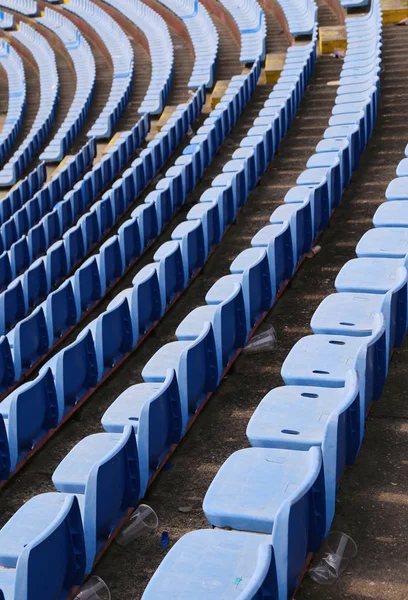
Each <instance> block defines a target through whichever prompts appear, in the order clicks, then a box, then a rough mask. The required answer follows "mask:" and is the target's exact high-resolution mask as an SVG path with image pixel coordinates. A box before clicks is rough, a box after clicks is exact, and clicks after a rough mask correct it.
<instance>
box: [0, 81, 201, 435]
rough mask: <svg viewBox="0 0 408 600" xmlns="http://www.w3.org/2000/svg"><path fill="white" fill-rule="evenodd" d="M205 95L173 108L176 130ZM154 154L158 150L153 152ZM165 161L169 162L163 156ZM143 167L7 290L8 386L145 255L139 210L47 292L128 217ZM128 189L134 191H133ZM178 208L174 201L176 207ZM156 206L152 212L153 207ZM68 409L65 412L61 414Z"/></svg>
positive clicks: (2, 349)
mask: <svg viewBox="0 0 408 600" xmlns="http://www.w3.org/2000/svg"><path fill="white" fill-rule="evenodd" d="M197 100H198V101H197ZM204 100H205V96H204V90H203V89H201V90H199V91H198V92H197V94H196V95H195V96H194V97H193V98H192V100H191V101H190V103H189V104H187V105H185V106H183V105H182V106H181V107H180V108H179V109H178V110H176V111H175V113H174V121H175V123H174V125H175V126H176V129H179V128H178V127H177V125H178V124H180V123H182V130H181V131H180V133H181V135H185V133H186V131H187V129H188V127H189V126H190V123H192V122H193V121H194V119H195V118H196V117H197V115H198V114H199V112H200V110H201V106H202V104H203V102H204ZM190 109H192V110H190ZM146 118H147V117H144V118H143V121H146ZM143 121H142V122H141V124H143ZM169 127H170V126H169ZM139 129H140V128H139ZM168 131H171V130H170V129H169V130H168ZM146 133H147V130H145V131H144V132H143V133H142V132H140V134H139V135H142V134H143V136H145V135H146ZM161 139H162V140H163V139H165V138H163V137H162V138H161ZM175 142H177V140H175ZM125 143H127V142H126V139H124V140H122V146H123V145H124V144H125ZM115 150H116V152H119V153H120V144H119V142H118V143H117V144H116V147H114V146H112V147H111V148H110V151H111V152H112V153H113V152H114V151H115ZM122 150H123V147H122ZM169 150H170V152H172V151H173V146H172V145H170V146H169ZM143 152H145V151H143ZM156 154H157V153H156ZM148 157H149V154H146V155H145V158H148ZM151 157H152V154H150V158H151ZM116 158H118V157H116ZM163 160H166V157H165V156H164V157H163ZM161 166H162V163H156V164H155V168H156V167H157V169H159V168H161ZM143 172H144V166H143V160H142V159H140V158H139V159H136V161H134V163H133V166H132V167H131V168H130V169H127V171H126V172H125V173H124V174H123V179H122V178H121V179H120V180H119V181H118V182H116V183H115V185H114V187H113V189H112V190H111V191H110V192H109V193H108V194H106V195H104V197H103V199H102V200H101V201H99V202H98V203H97V205H95V207H94V208H95V210H91V211H90V212H89V213H88V214H87V215H84V216H83V217H82V218H81V219H80V220H79V222H78V224H77V225H76V226H75V227H74V228H73V230H72V231H71V234H70V235H67V234H66V235H65V236H64V239H63V241H61V242H59V243H55V244H53V246H52V247H51V249H50V252H48V253H47V255H46V258H45V259H44V258H43V259H37V260H36V261H35V262H34V263H33V264H32V265H31V267H30V268H29V269H28V270H27V271H26V273H25V274H24V275H23V276H20V277H19V278H17V280H16V281H15V282H14V283H13V284H12V285H10V286H9V288H8V289H7V291H6V292H5V293H3V294H1V296H0V304H1V308H2V310H1V314H2V323H1V327H2V329H3V331H4V332H7V331H9V334H8V335H7V337H4V338H1V340H0V353H1V356H2V360H3V366H4V369H2V373H1V380H2V385H3V390H4V391H5V390H7V389H8V388H9V387H10V386H12V385H13V384H14V383H15V382H17V381H18V380H19V378H20V376H21V375H22V373H24V371H26V370H27V369H30V368H31V367H32V366H33V364H35V363H36V362H37V361H38V359H40V358H44V356H45V355H46V354H47V352H48V351H49V350H50V349H51V348H52V347H53V346H54V344H55V343H56V342H58V340H59V339H60V338H61V336H62V335H63V334H64V333H65V332H66V331H67V330H68V329H69V328H70V327H72V326H73V325H75V324H76V323H77V321H78V319H79V318H80V317H81V316H83V315H84V313H85V312H86V311H87V310H88V309H89V308H90V307H91V306H92V305H93V304H94V303H95V302H97V301H98V300H99V299H100V298H101V297H103V296H104V294H105V293H106V291H107V289H108V288H109V287H110V286H111V285H113V283H114V282H116V280H117V279H118V278H119V277H121V276H122V274H123V273H124V271H125V270H126V269H127V268H128V267H129V265H130V264H131V263H133V262H134V261H135V260H136V259H137V258H138V256H139V255H140V252H141V251H142V250H143V248H144V247H145V240H144V238H143V216H142V218H140V219H139V216H138V214H133V215H132V217H131V219H130V220H129V221H126V222H125V223H124V224H123V225H122V226H121V227H120V228H119V230H118V234H117V235H114V236H112V237H111V238H109V239H108V240H107V241H106V242H105V243H104V244H103V245H102V246H101V248H100V251H99V253H98V254H97V255H95V256H93V257H92V258H90V259H89V260H87V261H86V262H85V263H84V264H83V265H82V267H80V268H79V269H77V270H76V271H75V272H74V274H73V275H72V277H70V279H69V280H68V281H66V282H65V283H63V284H62V285H60V286H59V288H58V289H56V290H55V291H54V292H53V293H49V292H50V287H51V283H52V281H54V280H55V279H53V278H55V277H56V276H57V277H58V278H57V279H56V281H58V279H60V280H61V279H62V278H64V276H66V275H67V274H68V272H69V270H70V268H71V267H73V266H76V265H77V264H78V263H79V262H81V259H82V258H83V256H84V246H85V247H86V250H88V247H89V245H90V243H92V242H93V243H95V241H96V242H97V241H98V240H99V239H100V237H102V236H103V234H104V233H106V232H107V231H108V230H109V229H110V228H111V227H112V226H113V224H114V223H115V221H116V220H117V219H119V218H120V217H121V216H122V214H123V212H124V210H126V209H127V207H128V206H129V204H128V202H132V201H133V199H134V198H135V197H136V196H137V195H138V194H139V193H140V191H141V189H143V187H144V186H145V185H146V182H147V181H148V180H145V179H144V175H143ZM156 172H157V171H156V170H154V171H153V170H152V172H151V173H150V174H149V179H151V178H152V177H153V176H154V175H155V174H156ZM92 176H93V172H91V173H89V175H88V177H86V179H87V180H88V181H90V182H92ZM166 190H167V191H166V192H164V194H163V196H164V197H163V199H164V200H165V203H163V202H161V201H160V200H159V201H158V203H157V206H159V205H160V207H162V206H163V212H162V218H163V226H164V223H165V222H166V221H165V219H166V218H167V209H168V208H169V205H168V201H170V202H171V195H170V192H169V189H168V188H166ZM125 192H128V193H127V195H125ZM150 202H151V209H155V207H156V204H155V202H154V200H153V199H151V200H150ZM176 207H177V205H176V204H175V205H174V210H175V208H176ZM108 208H109V210H108ZM151 212H152V210H150V213H151ZM171 214H172V211H170V212H169V217H170V216H171ZM98 219H99V221H98ZM94 222H95V223H94ZM139 223H140V226H139ZM99 227H101V230H99ZM102 227H104V229H102ZM146 234H147V231H146ZM47 294H49V295H48V297H47V299H46V301H45V302H44V303H43V305H42V306H39V307H38V308H37V310H34V312H32V313H31V314H30V316H29V317H28V318H27V319H24V315H25V314H26V313H27V311H28V310H31V309H32V308H33V307H34V306H35V305H37V304H38V301H39V300H41V299H42V298H43V297H45V296H46V295H47ZM22 319H23V320H22ZM16 322H17V325H16V326H15V327H14V329H11V330H10V325H12V324H13V323H16ZM6 365H7V366H6ZM73 403H75V402H73ZM6 404H7V400H6ZM65 412H66V411H63V412H62V413H61V415H60V418H61V419H62V418H63V417H64V414H65ZM35 427H36V426H35V425H34V428H35Z"/></svg>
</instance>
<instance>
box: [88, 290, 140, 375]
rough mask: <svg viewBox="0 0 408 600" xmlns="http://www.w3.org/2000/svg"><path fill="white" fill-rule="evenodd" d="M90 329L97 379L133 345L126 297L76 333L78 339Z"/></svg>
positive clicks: (107, 371)
mask: <svg viewBox="0 0 408 600" xmlns="http://www.w3.org/2000/svg"><path fill="white" fill-rule="evenodd" d="M88 330H90V331H91V333H92V337H93V340H94V346H95V350H96V359H97V363H98V381H100V380H101V379H102V378H103V377H104V376H105V375H106V374H107V373H109V371H110V370H111V369H112V368H113V367H114V366H115V365H116V364H117V363H118V362H120V360H121V359H122V358H123V357H124V356H125V355H126V354H127V353H128V352H130V350H131V349H132V347H133V330H132V322H131V317H130V310H129V304H128V301H127V299H126V298H123V299H122V301H121V302H119V303H117V304H116V305H115V306H114V307H111V308H110V309H107V310H105V311H104V312H103V313H102V314H100V315H99V317H97V318H96V319H95V320H94V321H92V322H91V323H90V324H89V325H88V327H87V328H86V329H85V330H83V331H82V332H81V333H80V334H79V335H78V338H77V339H78V340H79V339H81V338H82V337H83V336H86V335H87V333H88Z"/></svg>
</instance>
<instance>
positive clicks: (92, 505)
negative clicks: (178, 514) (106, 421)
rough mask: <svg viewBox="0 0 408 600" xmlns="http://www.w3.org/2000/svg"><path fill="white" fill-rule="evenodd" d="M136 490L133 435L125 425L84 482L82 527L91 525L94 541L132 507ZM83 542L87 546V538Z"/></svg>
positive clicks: (107, 531)
mask: <svg viewBox="0 0 408 600" xmlns="http://www.w3.org/2000/svg"><path fill="white" fill-rule="evenodd" d="M106 435H109V434H106ZM139 492H140V477H139V462H138V455H137V447H136V437H135V434H134V431H133V428H132V427H131V426H130V425H127V426H126V427H125V428H124V429H123V433H122V436H121V438H120V440H119V441H118V443H117V444H116V445H115V447H114V448H112V450H110V452H109V453H108V454H107V455H106V456H105V457H104V458H103V459H102V460H101V461H99V462H98V463H96V464H95V465H94V466H93V468H92V470H91V472H90V473H89V476H88V480H87V483H86V491H85V508H84V517H83V520H84V529H85V531H87V530H88V531H90V530H91V529H93V527H94V530H93V531H94V534H95V536H94V539H95V543H97V540H98V539H106V538H107V537H108V536H109V535H110V533H111V531H112V529H113V527H114V526H115V525H116V524H117V522H118V518H120V516H121V515H123V513H124V512H125V511H126V510H127V509H128V508H130V507H134V506H136V504H137V501H138V499H139ZM90 523H92V525H93V526H92V527H91V526H90ZM88 527H90V529H88ZM86 543H87V547H88V543H89V538H87V540H86Z"/></svg>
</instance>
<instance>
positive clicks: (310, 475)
mask: <svg viewBox="0 0 408 600" xmlns="http://www.w3.org/2000/svg"><path fill="white" fill-rule="evenodd" d="M324 495H325V491H324V478H323V465H322V453H321V449H320V448H317V447H311V448H310V449H309V450H307V451H300V450H284V449H279V448H245V449H243V450H238V451H237V452H234V454H232V455H231V456H230V457H229V458H228V459H227V460H226V461H225V463H224V464H223V465H222V467H221V468H220V470H219V471H218V473H217V474H216V476H215V478H214V479H213V481H212V483H211V485H210V487H209V488H208V491H207V493H206V495H205V498H204V502H203V510H204V513H205V516H206V517H207V519H208V520H209V522H210V524H211V525H213V526H216V527H222V528H226V527H227V528H231V529H234V530H240V531H249V532H255V533H263V534H267V533H272V545H273V547H274V548H275V550H276V551H275V560H276V567H277V578H278V589H279V593H278V598H279V600H286V599H287V598H288V597H291V596H292V594H293V593H294V591H295V589H296V587H297V584H298V581H299V577H300V575H301V573H302V571H303V568H304V564H305V560H306V557H307V555H308V554H309V552H312V551H314V550H318V549H319V548H320V544H321V542H322V540H323V537H324V532H325V525H326V518H325V497H324ZM295 540H296V541H295Z"/></svg>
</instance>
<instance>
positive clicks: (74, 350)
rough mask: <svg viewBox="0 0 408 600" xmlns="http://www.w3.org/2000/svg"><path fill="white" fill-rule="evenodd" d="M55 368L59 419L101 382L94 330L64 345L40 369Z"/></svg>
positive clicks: (53, 371)
mask: <svg viewBox="0 0 408 600" xmlns="http://www.w3.org/2000/svg"><path fill="white" fill-rule="evenodd" d="M48 368H51V370H52V374H53V377H54V382H55V387H56V390H57V400H58V422H61V420H62V419H63V418H64V416H65V414H66V413H67V412H68V411H69V410H70V409H71V408H72V406H74V405H75V404H76V403H77V402H78V401H80V400H81V399H82V398H83V397H84V396H85V395H86V394H87V393H88V392H89V391H90V390H92V389H93V388H94V387H95V386H96V384H97V382H98V365H97V360H96V351H95V344H94V341H93V339H92V333H91V332H90V331H89V330H88V331H87V333H86V335H84V336H82V337H81V338H78V339H77V340H75V342H72V344H70V345H69V346H67V347H66V348H63V349H62V350H60V351H59V352H58V354H56V355H55V356H54V357H53V358H52V359H51V360H49V361H48V362H47V363H46V364H45V365H44V366H43V367H42V368H41V370H40V374H42V373H44V371H45V370H46V369H48Z"/></svg>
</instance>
